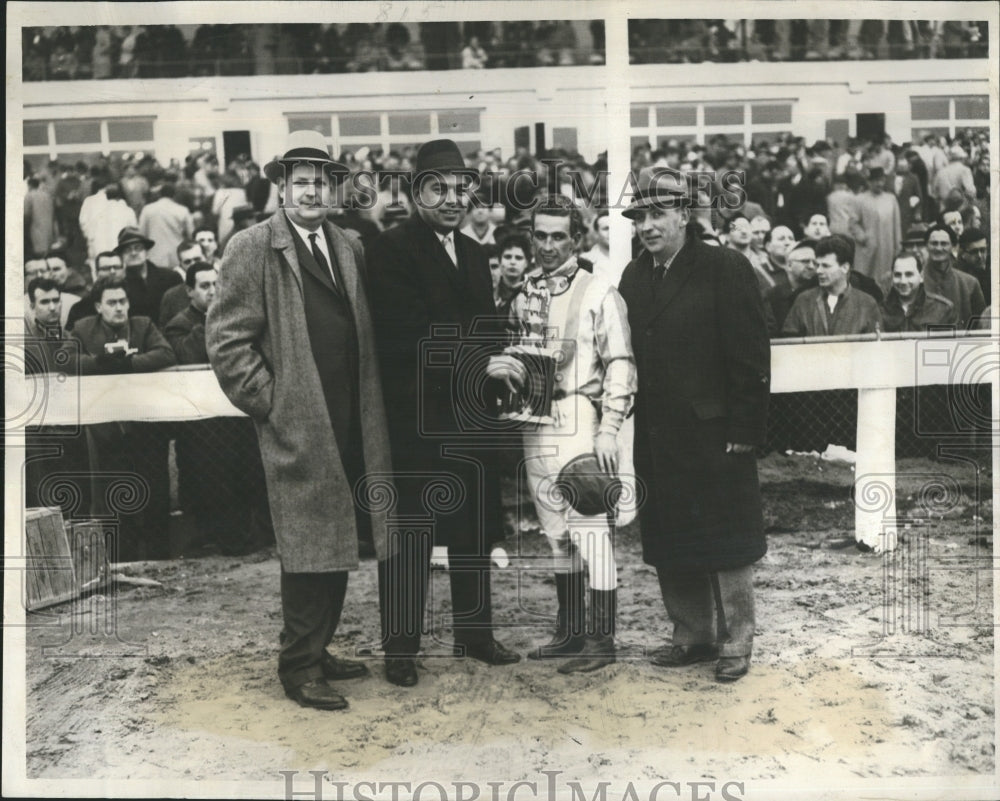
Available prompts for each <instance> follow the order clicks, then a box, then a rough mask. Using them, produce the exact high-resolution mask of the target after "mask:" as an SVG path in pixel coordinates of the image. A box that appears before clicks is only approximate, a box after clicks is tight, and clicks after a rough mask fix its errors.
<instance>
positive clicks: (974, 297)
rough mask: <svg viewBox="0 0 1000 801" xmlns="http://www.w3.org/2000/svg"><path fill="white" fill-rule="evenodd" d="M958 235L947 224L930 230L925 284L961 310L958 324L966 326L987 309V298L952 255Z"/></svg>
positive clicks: (929, 290)
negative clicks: (959, 266) (959, 267)
mask: <svg viewBox="0 0 1000 801" xmlns="http://www.w3.org/2000/svg"><path fill="white" fill-rule="evenodd" d="M957 244H958V237H957V236H955V232H954V231H953V230H952V229H951V228H949V227H948V226H946V225H940V224H938V225H935V226H934V227H932V228H931V229H930V230H928V231H927V266H926V267H925V268H924V286H925V287H926V289H927V291H928V292H932V293H934V294H935V295H943V296H944V297H946V298H948V300H950V301H951V302H952V303H953V304H954V305H955V309H956V311H957V313H958V321H957V325H958V326H959V327H960V328H966V327H968V326H969V325H971V324H972V323H973V322H974V319H975V318H978V317H979V316H980V315H981V314H982V313H983V309H984V308H986V299H985V298H984V297H983V290H982V289H981V288H980V286H979V281H978V280H976V278H974V277H973V276H971V275H969V274H968V273H966V272H962V271H961V270H959V269H956V261H957V260H956V259H955V257H954V255H953V254H952V250H953V248H954V247H955V245H957Z"/></svg>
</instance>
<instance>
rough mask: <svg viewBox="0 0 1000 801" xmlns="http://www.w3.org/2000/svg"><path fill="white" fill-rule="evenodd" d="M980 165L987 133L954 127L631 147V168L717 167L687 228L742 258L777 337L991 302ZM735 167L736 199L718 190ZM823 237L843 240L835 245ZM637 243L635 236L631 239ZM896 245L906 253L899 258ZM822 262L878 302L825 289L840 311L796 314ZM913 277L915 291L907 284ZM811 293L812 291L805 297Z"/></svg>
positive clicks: (968, 319) (872, 325)
mask: <svg viewBox="0 0 1000 801" xmlns="http://www.w3.org/2000/svg"><path fill="white" fill-rule="evenodd" d="M989 165H990V162H989V137H988V135H987V134H986V133H985V132H982V131H971V130H970V131H964V132H959V133H958V135H956V136H955V137H954V138H951V139H949V138H948V137H946V136H942V135H938V134H934V133H926V134H922V135H920V136H919V137H918V138H917V140H916V141H913V142H904V143H901V144H896V143H894V142H893V141H892V139H891V138H890V137H889V136H884V137H877V138H875V139H873V140H870V141H864V140H860V139H850V140H848V141H847V142H844V143H842V144H839V143H831V142H826V141H822V140H821V141H817V142H815V143H813V144H812V145H808V144H807V143H806V142H805V140H803V139H802V138H799V137H794V136H791V135H787V136H786V135H782V136H779V137H777V138H776V139H775V140H774V141H766V140H760V141H757V142H756V143H754V145H753V146H752V147H750V148H745V147H743V146H742V145H740V144H733V143H731V142H729V141H728V139H727V138H726V137H725V136H723V135H718V136H714V137H712V138H711V139H710V140H709V141H708V142H707V143H706V145H704V146H701V145H692V144H688V143H685V142H683V141H680V140H668V141H667V142H665V143H663V147H662V148H661V149H658V150H652V149H651V148H650V147H649V146H648V145H646V146H639V147H637V148H636V149H635V151H634V153H633V162H632V168H633V172H634V173H635V174H638V173H639V172H640V171H641V170H643V169H651V168H670V169H675V170H678V171H680V172H687V173H702V174H705V175H712V176H714V179H713V182H712V183H709V184H704V183H703V185H704V186H706V187H708V188H706V189H704V190H703V191H702V192H701V193H700V194H699V196H698V202H697V204H696V206H697V207H696V208H695V209H694V210H693V212H692V224H693V230H694V231H695V232H696V235H697V236H699V237H701V238H702V239H704V240H706V241H709V242H711V243H712V244H718V245H722V246H727V247H732V248H735V249H737V250H739V251H740V252H742V253H743V254H744V255H745V256H746V257H747V258H748V260H749V261H750V263H751V265H752V266H753V267H754V270H755V272H756V275H757V279H758V284H759V286H760V290H761V295H762V297H763V298H764V300H765V309H766V311H767V312H768V314H769V315H770V320H769V322H770V325H771V331H772V334H773V335H774V336H820V335H841V334H863V333H872V332H874V331H876V330H878V331H881V332H892V331H900V330H903V331H908V330H910V331H912V330H916V328H918V327H919V326H916V325H915V324H914V323H913V321H912V320H911V319H909V318H911V317H912V316H913V315H914V314H917V319H919V320H924V321H925V324H924V325H923V328H924V329H926V328H927V327H928V326H929V325H931V324H940V325H949V324H957V325H959V326H961V327H972V326H974V325H976V324H978V321H980V320H981V319H982V318H983V315H984V310H985V307H986V306H988V305H989V304H990V301H991V298H990V265H989V220H990V219H991V217H990V199H989ZM730 171H732V172H734V173H735V175H736V176H738V182H739V185H740V186H741V187H742V189H743V191H745V198H744V200H745V202H744V203H743V204H742V205H741V207H740V208H727V207H726V204H725V203H720V202H717V199H718V198H719V197H720V196H723V195H724V194H726V190H725V184H726V180H727V179H726V178H725V175H726V174H727V173H729V172H730ZM713 198H714V199H715V202H713ZM831 236H833V237H834V238H836V239H838V240H839V241H840V243H841V244H842V245H843V247H841V244H834V245H831V244H830V242H829V241H828V240H829V239H830V237H831ZM945 242H947V246H946V247H945V246H943V245H944V243H945ZM633 244H634V247H638V240H636V241H635V242H634V243H633ZM901 254H907V255H912V256H915V259H904V260H903V261H902V262H900V259H899V257H900V255H901ZM824 261H825V262H828V263H830V264H831V265H832V264H833V263H834V262H836V263H837V264H839V265H842V266H844V265H846V268H847V270H848V272H847V273H845V275H844V276H843V279H844V280H843V281H841V280H839V279H838V280H836V281H834V282H833V283H834V286H835V288H836V289H837V290H839V291H838V292H837V293H833V294H837V295H839V294H842V293H843V292H844V290H845V289H847V288H848V287H855V288H858V289H860V290H861V291H863V292H864V293H865V294H867V295H869V296H870V297H871V298H872V299H873V300H874V307H875V308H874V310H873V309H872V308H867V312H866V314H865V315H861V316H857V315H853V314H843V313H842V314H840V315H839V316H836V315H834V312H833V305H832V304H833V303H834V301H830V303H831V312H830V315H831V317H833V316H836V319H835V320H834V319H828V318H827V316H826V315H825V314H823V315H812V316H810V315H805V316H804V315H803V313H802V312H803V310H802V309H799V312H797V313H795V314H792V312H793V311H794V307H795V305H796V303H798V302H799V295H802V294H804V293H806V292H807V290H811V289H814V288H815V287H817V286H820V287H825V285H826V284H827V281H828V278H834V277H835V276H826V275H824V270H823V268H822V266H821V265H823V263H824ZM925 268H926V269H925ZM914 271H915V272H916V275H915V276H914V275H913V273H914ZM897 272H899V273H900V276H898V277H897V275H896V273H897ZM904 273H905V274H906V277H905V278H904V277H903V274H904ZM914 281H919V283H920V284H921V285H922V286H921V287H920V288H919V291H918V288H917V287H912V288H911V287H910V286H909V285H910V284H912V283H913V282H914ZM973 285H974V286H973ZM851 291H852V290H849V289H848V290H847V293H848V294H851ZM814 294H815V293H814ZM822 294H823V296H824V297H825V298H829V297H830V296H831V294H832V293H831V292H830V291H828V290H826V289H824V290H823V292H822ZM901 294H902V295H904V297H903V299H902V300H901V299H900V295H901ZM925 294H926V295H933V296H935V297H934V298H932V303H931V305H933V306H935V307H936V306H937V305H938V298H939V297H940V298H943V299H944V300H946V301H947V304H950V305H951V306H953V307H954V311H955V314H954V315H951V314H943V315H940V319H934V320H931V319H929V316H928V314H927V312H926V310H923V306H924V296H925ZM911 295H912V297H911ZM814 300H815V298H812V296H809V295H807V300H804V301H801V303H803V304H804V303H811V304H812V301H814ZM914 302H915V303H916V305H913V304H914ZM887 303H888V304H889V307H891V308H890V309H889V311H887V309H886V304H887ZM947 304H945V305H947ZM812 305H815V304H812ZM855 305H856V304H855ZM864 305H865V306H866V307H870V306H871V304H869V303H867V302H865V303H864ZM911 306H913V308H912V309H911ZM904 309H905V314H903V317H901V316H900V313H901V311H903V310H904ZM841 311H842V312H843V309H842V310H841ZM918 312H919V314H918ZM904 317H905V318H906V319H903V318H904ZM806 319H808V320H811V323H809V324H806V323H805V322H803V321H804V320H806Z"/></svg>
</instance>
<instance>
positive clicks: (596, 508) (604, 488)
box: [556, 453, 622, 517]
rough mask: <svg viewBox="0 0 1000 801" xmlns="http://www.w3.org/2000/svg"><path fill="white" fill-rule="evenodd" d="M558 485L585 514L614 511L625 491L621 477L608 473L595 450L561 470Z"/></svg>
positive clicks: (574, 507) (592, 514)
mask: <svg viewBox="0 0 1000 801" xmlns="http://www.w3.org/2000/svg"><path fill="white" fill-rule="evenodd" d="M556 488H557V489H558V491H559V494H560V495H562V496H563V497H564V498H565V499H566V502H567V503H569V505H570V506H571V507H572V509H573V511H575V512H576V513H577V514H579V515H582V516H583V517H595V516H597V515H603V514H612V513H614V511H615V507H616V506H617V505H618V501H619V499H620V498H621V494H622V482H621V479H619V478H618V477H617V476H611V475H608V474H607V473H605V472H604V471H603V470H602V469H601V466H600V465H599V464H598V462H597V457H596V456H595V455H594V454H593V453H584V454H581V455H580V456H577V457H575V458H574V459H571V460H570V461H569V462H568V463H567V464H566V465H565V466H564V467H563V469H562V470H560V471H559V478H558V479H557V481H556Z"/></svg>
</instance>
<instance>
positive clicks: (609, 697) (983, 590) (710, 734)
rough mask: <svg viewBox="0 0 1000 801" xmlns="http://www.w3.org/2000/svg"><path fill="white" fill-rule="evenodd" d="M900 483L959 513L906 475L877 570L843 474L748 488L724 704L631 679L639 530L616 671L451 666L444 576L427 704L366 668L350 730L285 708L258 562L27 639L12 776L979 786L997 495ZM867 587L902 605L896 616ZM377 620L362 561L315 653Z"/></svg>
mask: <svg viewBox="0 0 1000 801" xmlns="http://www.w3.org/2000/svg"><path fill="white" fill-rule="evenodd" d="M909 468H910V469H911V470H912V472H914V473H917V472H926V470H927V469H932V470H935V471H939V472H940V471H942V470H944V471H946V472H947V473H948V474H949V475H953V476H954V477H955V479H956V481H957V482H958V483H959V485H960V486H961V490H962V492H961V496H960V497H957V498H952V499H951V500H952V502H951V504H950V505H949V506H948V508H947V509H938V510H937V511H936V512H934V511H931V512H930V513H929V514H928V515H926V516H925V515H923V511H927V510H923V511H922V507H920V505H919V504H920V503H924V502H926V499H923V500H921V495H920V493H919V486H918V484H917V483H914V484H913V486H908V485H907V483H906V479H905V476H901V478H900V484H899V500H900V514H904V513H906V514H909V515H910V516H912V517H914V518H916V517H918V516H919V518H920V519H921V520H922V521H923V522H922V523H919V524H915V528H912V529H911V530H910V531H909V533H908V534H907V535H906V542H904V543H903V545H901V547H900V548H899V549H898V551H897V552H896V554H895V556H894V557H892V558H889V559H886V558H881V557H876V556H872V555H870V554H868V555H866V554H861V553H858V552H857V551H856V550H855V549H854V548H853V547H852V548H847V549H843V550H833V549H831V548H829V547H828V545H827V543H828V542H829V541H830V540H831V538H833V537H835V536H840V535H841V534H843V533H844V532H845V531H846V530H849V527H850V520H851V516H852V513H853V509H852V507H851V502H850V499H849V497H848V493H847V490H846V489H845V487H849V486H850V483H851V474H850V469H849V468H847V467H845V466H838V465H831V464H829V463H823V462H820V461H818V460H815V459H809V458H798V459H787V458H785V457H778V456H774V455H772V456H770V457H768V458H767V459H765V460H764V461H763V462H762V463H761V475H762V481H763V486H764V494H765V504H766V508H767V518H768V523H769V526H770V528H771V533H770V535H769V545H770V551H769V553H768V554H767V556H766V557H765V558H764V559H763V560H762V561H761V562H760V564H759V565H758V569H757V576H756V586H757V603H758V606H757V619H758V632H757V639H756V642H755V652H754V661H753V666H752V669H751V672H750V674H749V675H748V676H747V677H745V678H744V679H743V680H741V681H739V682H737V683H736V684H732V685H721V684H717V683H716V682H715V681H714V675H713V666H712V665H711V664H701V665H696V666H693V667H688V668H684V669H679V670H666V669H662V668H657V667H654V666H653V665H651V664H649V663H648V661H646V659H645V658H644V653H645V651H646V650H647V649H648V650H651V649H652V648H655V647H657V646H659V645H660V644H662V643H663V642H664V641H665V639H666V636H667V633H668V632H669V623H668V620H667V618H666V614H665V612H664V611H663V606H662V602H661V601H660V598H659V593H658V588H657V583H656V577H655V574H654V572H653V571H652V569H651V568H649V567H648V566H646V565H644V564H643V563H642V561H641V558H640V556H639V545H638V532H637V530H636V529H635V527H634V526H630V527H628V528H626V529H625V530H624V531H621V532H619V535H618V539H617V548H618V564H619V585H620V588H621V589H620V612H619V622H618V626H619V638H618V644H619V650H620V657H621V659H620V661H619V662H618V664H616V665H613V666H611V667H609V668H607V669H605V670H603V671H600V672H597V673H593V674H589V675H576V676H570V677H564V676H561V675H559V674H557V673H556V671H555V667H556V665H555V664H552V663H542V664H539V663H537V662H533V661H527V660H525V661H522V662H521V663H520V664H517V665H514V666H511V667H502V668H490V667H487V666H485V665H482V664H480V663H478V662H474V661H471V660H456V659H452V658H450V657H448V656H446V654H447V653H448V651H449V648H448V646H449V644H450V632H448V631H447V630H446V629H444V628H443V626H444V625H446V623H447V620H448V614H447V613H448V585H447V578H446V576H445V575H444V574H443V573H440V572H438V573H436V574H435V576H434V579H433V597H432V599H431V601H430V604H429V605H430V607H431V609H432V610H433V613H434V615H435V627H436V630H437V631H438V634H439V639H438V640H437V641H433V640H427V641H426V643H425V646H426V651H427V653H426V655H425V657H424V658H423V660H422V664H421V667H420V683H419V685H418V686H417V687H415V688H412V689H403V688H399V687H395V686H393V685H390V684H388V683H387V682H386V681H385V680H384V677H383V672H382V665H381V660H380V659H379V658H378V657H376V656H370V657H368V660H369V664H370V666H371V670H372V674H373V675H372V676H371V677H369V678H366V679H360V680H354V681H350V682H343V683H342V685H341V689H342V691H343V693H344V695H345V696H347V698H348V699H349V701H350V705H351V706H350V709H349V710H347V711H346V712H318V711H314V710H307V709H303V708H300V707H299V706H297V705H296V704H294V703H293V702H291V701H289V700H288V699H287V698H285V697H284V695H283V693H282V690H281V687H280V685H279V684H278V681H277V676H276V673H275V668H276V652H277V641H278V632H279V629H280V625H281V621H280V607H279V602H278V574H279V567H278V561H277V559H276V557H275V556H274V554H273V553H271V552H266V551H265V552H262V553H259V554H256V555H253V556H250V557H242V558H231V557H205V558H201V559H197V560H174V561H170V562H159V563H147V564H145V565H135V566H132V567H131V568H130V569H129V571H128V572H129V574H130V575H133V576H143V577H146V578H151V579H155V580H156V581H158V582H160V583H161V585H162V586H160V587H129V586H125V585H121V586H119V589H118V592H117V593H116V594H114V595H108V596H91V597H90V598H87V599H84V600H83V601H81V602H79V603H78V604H76V605H70V604H67V605H63V606H61V607H57V608H55V609H52V610H47V612H45V613H35V614H32V615H29V618H28V622H29V629H28V651H27V664H28V669H27V681H26V686H27V691H28V697H27V749H26V750H27V773H28V777H29V778H74V777H75V778H91V779H100V778H107V779H116V780H119V779H122V778H131V779H165V780H173V781H184V780H207V779H212V780H227V779H228V780H241V781H247V780H257V781H268V782H272V781H273V782H274V794H275V795H278V794H280V793H281V792H282V784H281V782H282V777H281V776H280V775H279V773H278V771H280V770H296V769H297V770H300V771H305V770H309V769H325V770H328V771H330V772H331V774H333V775H336V776H339V777H351V778H352V779H354V780H360V779H363V778H372V777H376V776H377V777H378V779H379V780H380V781H393V780H397V779H399V780H406V781H411V782H414V781H419V780H421V779H433V780H436V781H439V782H444V781H455V780H478V781H486V780H498V781H499V780H503V781H508V782H511V781H515V780H517V779H521V778H528V779H532V780H536V781H537V780H539V779H540V778H541V777H540V775H539V771H541V770H545V769H558V770H561V771H563V772H564V774H565V776H566V777H569V778H572V779H575V780H579V781H588V780H589V781H596V780H597V779H612V778H615V777H623V778H624V779H629V780H632V781H643V780H649V781H655V780H657V779H658V778H662V777H672V778H676V777H693V778H695V779H701V778H703V777H716V778H719V779H720V780H721V779H723V778H729V777H732V778H736V779H738V780H740V781H744V782H751V783H752V782H754V781H762V780H767V779H783V778H790V777H796V776H816V775H821V776H822V777H823V783H824V785H825V786H831V787H832V786H837V785H838V784H839V783H841V782H849V781H852V780H855V779H857V778H858V777H869V778H870V777H905V776H930V775H956V776H971V775H973V774H984V773H985V774H989V773H992V772H993V771H994V761H995V743H994V686H993V685H994V677H993V649H994V640H993V628H992V622H993V618H994V612H993V607H992V598H993V586H992V577H993V572H992V567H993V564H994V563H993V561H992V535H991V533H990V532H991V529H992V522H991V521H992V510H991V508H990V504H989V501H988V500H986V499H988V497H989V494H990V491H991V490H990V487H991V479H990V478H989V477H988V476H987V475H985V474H980V475H979V476H978V477H977V475H976V473H975V470H969V469H968V468H967V467H963V466H958V467H955V466H954V465H952V466H950V467H949V466H942V464H941V463H930V462H922V463H919V464H914V465H910V466H909ZM918 468H919V469H918ZM901 472H902V471H901ZM977 493H978V495H977ZM978 496H981V498H982V499H979V500H977V498H978ZM519 527H520V528H522V529H523V535H522V537H521V546H520V551H519V552H518V551H517V542H516V540H511V541H509V542H508V545H509V546H510V547H509V550H510V551H511V553H512V555H514V560H513V564H512V566H511V567H510V568H508V569H506V570H502V571H496V572H495V573H494V575H495V581H494V592H493V597H494V607H495V617H496V619H497V621H498V623H500V624H501V625H502V626H504V627H505V630H503V631H501V632H500V635H499V636H500V638H501V639H503V640H504V642H505V643H506V644H508V645H510V646H512V647H514V648H516V649H517V650H519V651H520V652H522V653H524V652H526V651H527V650H528V648H529V647H530V646H532V645H533V644H537V643H538V642H540V641H544V640H545V639H547V636H548V633H549V626H550V624H551V616H552V615H554V606H555V591H554V585H553V582H552V579H551V577H550V574H549V572H548V570H547V562H546V546H545V544H544V542H543V541H542V538H541V536H540V535H539V534H538V533H537V532H536V531H532V524H531V521H530V520H525V521H521V523H520V526H519ZM921 559H922V560H923V562H921V561H920V560H921ZM921 564H923V565H925V566H926V569H924V568H921V567H920V565H921ZM907 570H908V571H909V572H907ZM887 577H888V578H887ZM922 577H923V578H922ZM887 581H888V585H887V584H886V582H887ZM922 582H924V583H922ZM925 584H926V587H927V590H928V592H927V594H926V595H924V594H923V592H922V590H923V587H924V586H925ZM884 586H892V587H895V588H896V589H897V594H896V596H895V602H894V603H892V602H889V601H887V596H886V594H885V593H884V591H883V587H884ZM891 600H892V599H891V597H890V601H891ZM376 603H377V591H376V571H375V563H374V562H373V561H366V562H363V564H362V568H361V569H360V570H359V571H358V572H356V573H354V574H352V576H351V579H350V583H349V586H348V595H347V604H346V607H345V610H344V615H343V619H342V622H341V625H340V629H339V632H338V636H337V638H336V639H335V640H334V643H333V645H332V646H331V650H333V651H335V652H337V653H340V654H343V655H352V654H354V653H360V654H362V655H364V654H366V653H368V651H367V649H369V648H371V646H372V645H373V643H374V642H375V640H376V638H377V632H378V620H377V608H376V606H375V605H376ZM518 606H520V608H518ZM112 612H114V614H115V615H116V616H117V620H116V624H115V625H116V636H105V635H103V634H94V633H91V629H92V628H93V627H97V628H99V627H100V626H101V625H105V624H108V625H109V628H113V627H112V626H111V625H110V624H109V623H108V621H110V620H111V613H112ZM45 623H48V624H49V625H43V624H45ZM74 626H75V627H76V628H77V630H78V631H77V632H73V631H72V627H74ZM84 656H88V657H91V658H84ZM362 658H364V657H362ZM588 797H589V796H588ZM716 797H717V796H716Z"/></svg>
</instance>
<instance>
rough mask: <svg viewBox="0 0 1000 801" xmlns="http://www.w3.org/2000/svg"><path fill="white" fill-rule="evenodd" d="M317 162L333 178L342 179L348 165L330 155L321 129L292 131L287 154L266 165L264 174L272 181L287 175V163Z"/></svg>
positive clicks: (286, 150)
mask: <svg viewBox="0 0 1000 801" xmlns="http://www.w3.org/2000/svg"><path fill="white" fill-rule="evenodd" d="M295 164H316V165H317V166H319V167H321V168H322V169H324V170H325V171H326V172H327V174H328V175H329V176H330V178H331V179H333V180H342V179H343V178H344V176H345V175H347V173H348V169H347V167H345V166H344V165H343V164H341V163H340V162H339V161H334V160H333V158H331V156H330V151H329V148H328V147H327V144H326V137H325V136H323V134H321V133H320V132H319V131H292V132H291V133H290V134H288V140H287V142H286V143H285V155H284V156H282V157H281V158H276V159H274V160H273V161H270V162H268V163H267V164H265V165H264V175H265V176H267V180H269V181H270V182H271V183H275V184H276V183H278V181H279V180H280V179H281V178H284V176H285V170H286V165H295Z"/></svg>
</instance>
